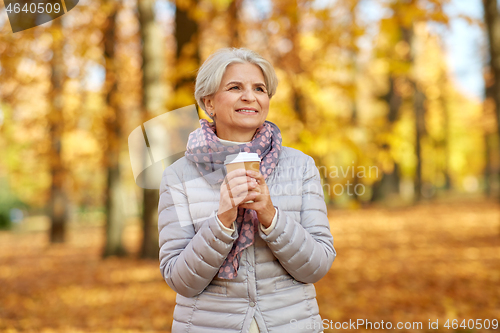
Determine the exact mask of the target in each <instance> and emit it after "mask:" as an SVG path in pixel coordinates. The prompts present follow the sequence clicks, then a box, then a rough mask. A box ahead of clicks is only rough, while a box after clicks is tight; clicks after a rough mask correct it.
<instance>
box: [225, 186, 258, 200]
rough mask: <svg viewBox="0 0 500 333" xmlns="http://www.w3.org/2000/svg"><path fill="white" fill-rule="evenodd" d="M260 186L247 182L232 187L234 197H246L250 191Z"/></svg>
mask: <svg viewBox="0 0 500 333" xmlns="http://www.w3.org/2000/svg"><path fill="white" fill-rule="evenodd" d="M256 188H258V186H257V185H248V184H247V183H245V184H241V185H238V186H235V187H233V188H231V189H230V191H231V195H232V196H233V198H244V197H245V196H246V195H247V194H248V193H249V192H250V191H252V190H254V189H256Z"/></svg>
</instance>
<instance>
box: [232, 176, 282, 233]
mask: <svg viewBox="0 0 500 333" xmlns="http://www.w3.org/2000/svg"><path fill="white" fill-rule="evenodd" d="M247 176H249V177H252V178H254V179H255V180H256V181H257V184H258V185H259V186H257V187H256V188H254V189H252V190H251V191H256V192H258V193H259V195H258V196H257V197H256V198H255V199H253V201H254V202H251V203H242V204H240V205H239V207H241V208H247V209H253V210H255V211H256V212H257V218H258V219H259V222H260V224H262V226H263V227H264V228H269V226H270V225H271V222H272V221H273V218H274V214H276V209H275V208H274V206H273V202H272V201H271V196H270V194H269V189H268V187H267V184H266V181H265V179H264V176H263V175H262V174H261V173H260V172H257V171H253V170H247ZM251 191H249V192H251Z"/></svg>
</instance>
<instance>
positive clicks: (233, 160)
mask: <svg viewBox="0 0 500 333" xmlns="http://www.w3.org/2000/svg"><path fill="white" fill-rule="evenodd" d="M224 165H225V166H226V170H227V172H231V171H233V170H236V169H245V170H253V171H257V172H259V170H260V158H259V155H258V154H256V153H247V152H241V153H239V154H232V155H228V156H227V157H226V160H225V161H224ZM251 202H253V200H249V201H247V202H245V203H251Z"/></svg>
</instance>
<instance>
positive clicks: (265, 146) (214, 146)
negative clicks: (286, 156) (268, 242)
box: [186, 119, 282, 279]
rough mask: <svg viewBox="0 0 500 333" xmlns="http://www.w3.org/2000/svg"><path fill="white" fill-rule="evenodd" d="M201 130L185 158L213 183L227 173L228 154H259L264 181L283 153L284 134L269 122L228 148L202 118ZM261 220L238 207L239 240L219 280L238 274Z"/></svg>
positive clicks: (250, 211) (193, 133) (188, 146)
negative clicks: (245, 252) (244, 141)
mask: <svg viewBox="0 0 500 333" xmlns="http://www.w3.org/2000/svg"><path fill="white" fill-rule="evenodd" d="M200 125H201V128H198V129H197V130H195V131H193V132H192V133H191V134H190V135H189V139H188V144H187V150H186V158H187V159H188V160H190V161H191V162H193V163H195V164H196V167H197V168H198V171H199V172H200V175H201V176H202V177H204V178H206V179H207V181H208V182H209V183H211V184H215V183H219V182H222V180H223V179H222V178H221V177H220V172H217V171H221V170H222V172H223V173H224V174H225V167H224V160H225V159H226V156H227V155H231V154H237V153H239V152H240V151H245V152H247V153H257V154H258V155H259V157H260V159H261V161H262V162H261V163H260V173H261V174H262V175H263V176H264V179H267V177H268V176H269V175H270V174H271V173H272V172H273V170H274V168H275V167H276V165H277V164H278V159H279V155H280V153H281V142H282V138H281V132H280V130H279V128H278V127H277V126H276V125H275V124H273V123H272V122H270V121H267V120H266V121H265V122H264V124H262V125H261V126H260V127H259V128H258V129H257V131H256V132H255V134H254V137H253V138H252V141H250V142H249V143H244V144H241V145H234V146H225V145H223V144H222V143H221V142H220V141H219V138H218V137H217V135H216V133H215V125H214V123H209V122H208V121H207V120H205V119H200ZM258 226H259V221H258V219H257V213H256V212H255V211H254V210H253V209H244V208H238V216H237V218H236V228H237V229H238V239H236V241H235V242H234V244H233V248H232V249H231V251H230V252H229V254H228V256H227V258H226V260H225V261H224V263H223V264H222V266H221V267H220V269H219V274H218V276H219V278H221V279H233V278H235V277H236V276H237V275H238V267H239V261H240V257H241V252H243V250H244V249H246V248H247V247H249V246H250V245H252V244H253V243H254V235H255V233H256V232H257V231H258V229H257V228H258Z"/></svg>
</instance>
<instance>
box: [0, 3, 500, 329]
mask: <svg viewBox="0 0 500 333" xmlns="http://www.w3.org/2000/svg"><path fill="white" fill-rule="evenodd" d="M498 7H499V6H498V4H497V1H496V0H449V1H447V0H330V1H329V0H293V1H287V0H255V1H251V0H178V1H166V0H156V1H155V0H123V1H117V0H103V1H96V0H81V1H80V2H79V3H78V5H77V6H76V7H75V8H73V9H72V10H71V11H70V12H68V13H67V14H65V15H63V16H62V17H60V18H58V19H55V20H53V21H51V22H48V23H45V24H43V25H41V26H38V27H35V28H32V29H29V30H25V31H22V32H18V33H12V31H11V28H10V24H9V21H8V18H7V14H6V12H5V6H4V4H3V3H0V228H1V230H0V331H2V332H170V328H171V323H172V312H173V306H174V304H175V293H174V292H173V291H172V290H171V289H170V288H169V287H168V286H167V285H166V283H165V282H164V281H163V279H162V277H161V274H160V272H159V269H158V266H159V263H158V241H157V237H158V236H157V207H158V191H157V190H146V189H142V188H141V187H139V186H137V185H136V183H135V180H134V177H133V173H132V169H131V164H130V157H129V152H128V141H127V138H128V135H129V134H130V133H131V132H132V130H134V129H135V128H137V127H138V126H141V124H143V123H144V122H146V121H148V120H150V119H153V118H155V117H157V116H160V115H162V114H165V113H166V112H169V111H172V110H176V109H178V108H181V107H184V106H188V105H191V104H193V103H195V101H194V97H193V87H194V78H195V76H196V70H197V69H198V68H199V66H200V65H201V64H202V63H203V61H204V60H205V59H206V58H207V57H208V55H210V54H211V53H212V52H214V51H215V50H217V49H219V48H221V47H246V48H250V49H252V50H255V51H257V52H259V53H260V54H261V55H263V56H264V57H265V58H267V59H268V60H269V61H270V62H271V63H272V64H273V65H274V67H275V70H276V72H277V74H278V77H279V80H280V82H279V86H278V91H277V94H276V95H275V96H274V97H273V98H272V100H271V108H270V113H269V117H268V120H270V121H272V122H274V123H276V124H277V125H278V126H279V127H280V129H281V131H282V135H283V144H284V145H286V146H291V147H294V148H297V149H300V150H301V151H303V152H305V153H306V154H309V155H311V156H312V157H313V158H314V159H315V161H316V165H317V166H318V168H319V170H320V174H321V177H322V183H323V188H324V193H325V200H326V202H327V204H328V207H329V217H330V223H331V230H332V233H333V236H334V239H335V247H336V249H337V252H338V257H337V259H336V260H335V262H334V264H333V266H332V269H331V271H330V272H329V273H328V274H327V276H325V278H324V279H322V280H321V281H320V282H319V283H317V284H316V288H317V292H318V302H319V305H320V313H321V315H322V317H323V318H325V319H327V320H328V321H332V322H333V323H336V322H339V323H342V322H349V320H352V321H355V320H357V319H364V320H365V321H366V320H367V321H372V322H381V321H382V320H383V321H384V322H392V323H393V327H395V326H396V324H397V323H398V322H402V323H407V322H409V323H412V325H409V326H408V325H407V328H405V329H401V330H398V331H405V332H419V331H431V330H430V329H429V326H428V323H429V320H430V321H432V322H436V321H438V329H437V330H432V331H440V332H441V331H442V332H449V331H461V332H489V331H494V329H493V327H494V320H497V321H496V323H497V328H498V320H500V288H498V285H499V284H500V214H499V212H500V210H499V208H500V207H499V203H498V201H499V197H500V196H499V191H500V185H499V184H500V183H499V179H500V178H499V174H500V144H499V138H498V132H499V121H498V119H499V114H500V113H499V111H498V110H499V109H500V108H498V105H500V60H499V58H498V57H499V56H500V30H499V29H498V27H499V26H500V14H499V9H498ZM495 27H496V28H495ZM199 115H200V117H204V115H203V114H202V113H201V112H200V113H199ZM453 320H455V321H454V322H453ZM470 320H473V322H472V321H470ZM478 320H479V321H478ZM447 321H449V322H448V325H449V326H448V327H446V326H445V324H446V323H447ZM414 323H422V326H418V324H417V325H415V324H414ZM453 323H457V325H456V326H452V324H453ZM478 323H481V327H479V326H480V325H479V324H478ZM487 323H488V327H489V328H486V324H487ZM359 330H366V331H374V332H375V331H381V330H382V329H378V330H375V329H370V328H369V327H367V328H363V329H361V328H360V329H359ZM330 331H333V330H332V329H331V327H326V326H325V332H330Z"/></svg>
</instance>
